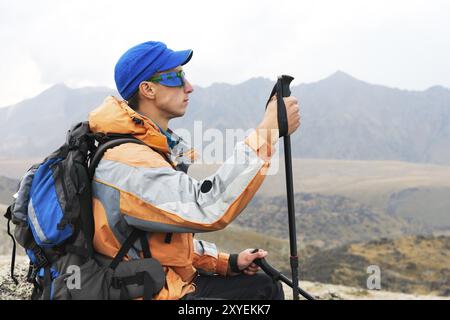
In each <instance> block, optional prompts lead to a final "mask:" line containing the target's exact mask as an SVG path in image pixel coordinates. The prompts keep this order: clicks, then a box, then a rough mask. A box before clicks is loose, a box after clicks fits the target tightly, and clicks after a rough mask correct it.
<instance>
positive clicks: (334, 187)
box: [189, 159, 450, 230]
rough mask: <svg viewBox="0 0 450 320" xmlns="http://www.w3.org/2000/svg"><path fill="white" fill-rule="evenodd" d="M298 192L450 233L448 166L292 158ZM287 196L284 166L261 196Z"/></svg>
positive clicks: (208, 169)
mask: <svg viewBox="0 0 450 320" xmlns="http://www.w3.org/2000/svg"><path fill="white" fill-rule="evenodd" d="M216 168H217V166H216V165H209V166H207V165H201V166H200V165H193V166H192V167H191V168H190V171H189V173H190V174H191V175H193V176H194V177H197V178H199V177H206V176H208V175H209V174H211V173H213V172H214V170H216ZM293 173H294V190H295V192H304V193H320V194H324V195H339V196H344V197H348V198H350V199H353V200H355V201H357V202H359V203H362V204H366V205H369V206H371V207H374V208H379V209H381V210H385V211H387V212H388V213H390V214H392V215H395V216H399V217H403V218H406V219H417V220H419V221H420V222H424V223H426V224H429V225H430V226H432V227H434V228H435V229H443V230H445V229H450V212H449V211H450V209H449V208H450V166H440V165H430V164H416V163H407V162H399V161H350V160H320V159H294V160H293ZM257 194H258V195H260V196H271V197H272V196H285V194H286V187H285V178H284V167H283V161H281V165H280V170H279V172H278V174H277V175H274V176H268V177H267V178H266V180H265V181H264V183H263V185H262V187H261V189H260V190H259V191H258V193H257Z"/></svg>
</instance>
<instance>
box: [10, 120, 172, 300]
mask: <svg viewBox="0 0 450 320" xmlns="http://www.w3.org/2000/svg"><path fill="white" fill-rule="evenodd" d="M130 142H131V143H140V144H144V143H143V142H141V141H140V140H138V139H136V138H134V137H132V136H125V135H103V134H93V133H91V132H90V130H89V124H88V123H87V122H80V123H77V124H76V125H74V126H73V127H72V128H71V129H70V130H69V132H68V134H67V137H66V142H65V143H64V144H63V145H62V146H61V147H60V148H59V149H57V150H56V151H55V152H53V153H52V154H50V155H49V156H48V157H47V158H45V159H44V161H42V162H41V163H38V164H35V165H33V166H32V167H31V168H30V169H29V170H28V171H27V173H26V174H25V175H24V176H23V178H22V179H21V181H20V186H19V190H18V192H17V193H16V195H15V201H14V202H13V203H12V204H11V205H10V206H9V207H8V209H7V212H6V214H5V217H6V218H7V219H8V234H9V235H10V237H11V238H12V239H13V241H14V237H13V235H12V234H11V231H10V221H12V222H13V223H14V224H15V225H16V228H15V232H14V235H15V239H16V240H17V242H18V243H19V244H20V245H21V246H22V247H23V248H25V251H26V253H27V255H28V257H29V259H30V268H29V272H28V275H27V281H29V282H31V283H33V285H34V290H33V294H32V297H31V298H32V299H54V298H55V299H111V298H113V299H114V298H120V299H127V298H132V296H136V295H141V296H144V298H147V299H151V298H152V296H153V295H154V294H155V293H156V292H159V290H160V289H161V288H162V286H163V285H164V282H165V274H164V271H163V269H162V267H161V265H160V264H159V262H157V261H156V260H154V259H151V255H150V250H149V248H144V249H145V250H144V252H145V253H147V254H146V256H145V258H146V259H143V260H144V261H143V262H140V263H139V262H130V263H129V264H128V266H126V267H122V266H121V263H122V260H123V258H124V256H125V255H126V254H127V253H128V250H129V249H130V248H131V246H132V245H133V244H134V243H135V241H137V240H143V239H144V237H145V239H147V238H146V234H145V233H144V232H143V231H139V230H134V231H133V232H132V233H131V234H130V235H129V237H128V239H127V240H126V241H125V243H124V244H123V246H122V248H121V249H120V251H119V253H118V254H117V256H116V257H115V258H114V259H113V260H112V261H108V259H103V258H99V257H98V255H97V256H96V254H95V252H94V249H93V237H94V220H93V213H92V193H91V182H92V178H93V176H94V172H95V168H96V167H97V165H98V163H99V162H100V160H101V158H102V156H103V154H104V153H105V151H106V150H108V149H110V148H113V147H115V146H118V145H120V144H123V143H130ZM141 243H144V241H141ZM145 243H147V242H146V241H145ZM147 247H148V243H147ZM15 253H16V243H15V241H14V243H13V253H12V260H11V277H12V279H13V281H14V282H15V283H16V284H17V279H16V278H15V277H14V264H15ZM102 263H103V265H102ZM133 263H134V264H133ZM69 266H78V267H79V268H81V271H82V274H81V275H82V280H83V282H84V288H76V289H70V288H68V287H67V286H66V283H65V282H66V281H67V278H68V276H69V274H68V273H67V268H68V267H69ZM119 266H120V268H118V267H119ZM130 266H131V268H130ZM116 269H119V270H116ZM120 269H126V271H123V272H122V273H124V274H121V272H120ZM143 270H148V272H144V271H143ZM116 271H117V272H116ZM150 271H152V272H153V274H150ZM130 272H131V274H130ZM124 279H125V280H126V281H125V280H124ZM144 284H145V286H144ZM132 285H135V287H134V289H133V288H132V287H130V286H132ZM136 285H137V288H138V289H137V290H136ZM130 288H132V289H133V290H134V291H136V292H134V294H131V295H130V292H129V291H130Z"/></svg>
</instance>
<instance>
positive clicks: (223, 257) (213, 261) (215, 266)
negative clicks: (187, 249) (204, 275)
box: [193, 239, 230, 276]
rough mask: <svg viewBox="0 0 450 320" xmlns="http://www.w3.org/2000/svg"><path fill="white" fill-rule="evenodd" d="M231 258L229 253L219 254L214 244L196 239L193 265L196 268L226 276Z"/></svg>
mask: <svg viewBox="0 0 450 320" xmlns="http://www.w3.org/2000/svg"><path fill="white" fill-rule="evenodd" d="M229 257H230V255H229V254H228V253H224V252H218V251H217V248H216V245H215V244H214V243H210V242H206V241H204V240H197V239H194V261H193V265H194V267H195V268H197V269H202V270H204V271H207V272H212V273H217V274H219V275H221V276H226V275H227V273H228V259H229Z"/></svg>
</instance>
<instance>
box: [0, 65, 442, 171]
mask: <svg viewBox="0 0 450 320" xmlns="http://www.w3.org/2000/svg"><path fill="white" fill-rule="evenodd" d="M272 86H273V82H272V81H270V80H268V79H264V78H254V79H250V80H248V81H246V82H243V83H241V84H238V85H230V84H224V83H216V84H213V85H211V86H209V87H206V88H202V87H195V91H194V93H193V94H192V96H191V101H190V105H189V107H188V111H187V113H186V115H185V116H184V117H183V118H181V119H174V120H173V121H172V122H171V127H172V128H178V129H179V128H185V129H188V130H190V131H191V132H193V128H194V121H202V127H203V133H204V131H205V130H207V129H209V128H217V129H220V130H225V129H236V128H241V129H245V130H247V129H250V128H252V127H254V126H256V125H257V124H258V122H259V121H260V120H261V119H262V116H263V112H264V106H265V103H266V101H267V98H268V94H269V93H270V91H271V88H272ZM110 94H115V92H114V91H113V90H110V89H107V88H82V89H70V88H68V87H66V86H64V85H56V86H54V87H52V88H50V89H48V90H47V91H45V92H43V93H42V94H40V95H39V96H37V97H35V98H33V99H29V100H26V101H23V102H21V103H19V104H17V105H14V106H10V107H7V108H2V109H0V154H1V155H2V156H3V157H17V156H20V157H37V156H42V155H45V154H46V153H48V152H51V151H52V150H53V149H54V148H55V147H56V146H58V145H59V144H60V143H62V142H63V141H64V134H65V132H66V131H67V129H68V128H69V127H70V124H72V123H74V122H76V121H80V120H82V119H86V118H87V114H88V112H89V111H90V110H92V109H94V108H95V107H96V106H98V105H99V104H100V103H101V102H102V101H103V99H104V98H105V97H106V96H107V95H110ZM292 94H293V95H295V96H296V97H298V98H299V100H300V104H301V112H302V127H301V129H300V130H299V132H297V133H295V134H294V135H293V136H292V139H291V140H292V152H293V155H294V156H295V157H303V158H324V159H355V160H363V159H365V160H381V159H383V160H401V161H409V162H428V163H438V164H448V163H449V162H450V90H448V89H446V88H444V87H440V86H434V87H431V88H429V89H428V90H425V91H407V90H399V89H393V88H388V87H384V86H380V85H372V84H369V83H366V82H363V81H360V80H358V79H355V78H353V77H352V76H350V75H348V74H346V73H344V72H340V71H339V72H336V73H335V74H333V75H331V76H330V77H328V78H326V79H323V80H321V81H318V82H315V83H309V84H300V85H298V86H293V87H292ZM203 138H204V137H203Z"/></svg>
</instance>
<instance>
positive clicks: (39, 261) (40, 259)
mask: <svg viewBox="0 0 450 320" xmlns="http://www.w3.org/2000/svg"><path fill="white" fill-rule="evenodd" d="M31 250H32V251H33V254H34V257H35V258H36V261H35V262H32V264H33V266H34V267H35V268H36V269H40V268H43V267H46V266H47V265H48V264H49V261H48V259H47V257H46V256H45V253H44V251H43V250H42V249H41V248H40V247H39V246H37V245H35V246H33V247H32V248H31Z"/></svg>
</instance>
